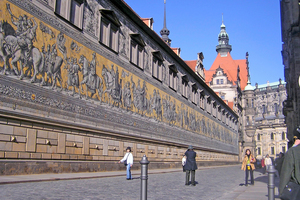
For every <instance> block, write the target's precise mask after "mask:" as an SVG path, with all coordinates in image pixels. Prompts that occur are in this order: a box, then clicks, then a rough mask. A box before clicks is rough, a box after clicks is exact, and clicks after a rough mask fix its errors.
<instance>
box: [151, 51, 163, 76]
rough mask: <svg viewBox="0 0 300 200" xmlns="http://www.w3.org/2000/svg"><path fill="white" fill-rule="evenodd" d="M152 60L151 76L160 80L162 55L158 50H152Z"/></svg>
mask: <svg viewBox="0 0 300 200" xmlns="http://www.w3.org/2000/svg"><path fill="white" fill-rule="evenodd" d="M152 54H153V62H152V76H153V77H154V78H156V79H157V80H159V81H162V65H163V57H162V55H161V53H160V52H159V51H155V52H152Z"/></svg>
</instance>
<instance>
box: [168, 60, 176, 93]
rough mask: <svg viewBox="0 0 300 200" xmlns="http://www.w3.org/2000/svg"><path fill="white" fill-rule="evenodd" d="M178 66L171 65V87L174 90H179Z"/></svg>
mask: <svg viewBox="0 0 300 200" xmlns="http://www.w3.org/2000/svg"><path fill="white" fill-rule="evenodd" d="M177 73H178V71H177V68H176V66H175V65H174V64H173V65H169V87H170V88H171V89H173V90H175V91H176V90H177V81H178V76H177Z"/></svg>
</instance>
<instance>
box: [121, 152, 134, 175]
mask: <svg viewBox="0 0 300 200" xmlns="http://www.w3.org/2000/svg"><path fill="white" fill-rule="evenodd" d="M125 161H126V162H125ZM123 162H124V165H125V166H126V179H127V180H131V179H132V177H131V171H130V169H131V167H132V165H133V156H132V153H131V147H127V148H126V154H125V155H124V157H123V158H122V159H121V160H120V161H119V162H118V163H123Z"/></svg>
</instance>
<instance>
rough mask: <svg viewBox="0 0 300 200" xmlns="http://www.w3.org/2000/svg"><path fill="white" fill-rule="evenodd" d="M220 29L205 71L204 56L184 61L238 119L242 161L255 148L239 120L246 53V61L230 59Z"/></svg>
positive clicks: (246, 66)
mask: <svg viewBox="0 0 300 200" xmlns="http://www.w3.org/2000/svg"><path fill="white" fill-rule="evenodd" d="M220 29H221V30H220V33H219V35H218V45H217V46H216V51H217V57H216V59H215V61H214V62H213V64H212V66H211V67H210V68H209V69H208V70H205V69H204V68H203V65H201V63H202V60H203V58H204V57H202V59H201V57H199V54H198V59H197V60H192V61H185V62H186V63H187V64H188V65H189V67H190V68H191V69H193V70H194V71H195V73H196V74H197V75H198V76H200V77H201V78H202V79H203V80H205V83H206V84H207V85H209V87H210V88H211V89H213V90H214V91H215V92H216V93H217V94H218V96H219V97H220V98H221V99H223V101H224V102H225V103H226V104H227V105H228V106H229V107H230V108H231V109H232V110H233V111H234V112H235V113H236V114H237V115H238V116H239V126H238V127H239V129H238V132H239V154H240V158H242V155H244V151H245V149H247V148H250V149H252V150H254V147H255V144H254V143H253V141H252V139H249V138H247V135H246V134H245V132H244V130H243V129H242V128H243V120H241V119H242V118H243V114H242V112H243V108H242V91H243V90H244V88H245V86H246V85H247V76H248V74H249V72H248V64H249V63H248V53H246V59H241V60H234V59H233V58H232V57H231V55H230V52H231V50H232V46H231V45H230V44H229V35H228V33H227V32H226V26H225V25H224V23H223V22H222V25H221V27H220ZM201 54H202V53H201ZM201 54H200V55H201ZM248 140H249V141H248Z"/></svg>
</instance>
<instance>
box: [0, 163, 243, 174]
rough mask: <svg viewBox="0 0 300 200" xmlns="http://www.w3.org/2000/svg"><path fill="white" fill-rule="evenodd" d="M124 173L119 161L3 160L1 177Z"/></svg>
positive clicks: (156, 165)
mask: <svg viewBox="0 0 300 200" xmlns="http://www.w3.org/2000/svg"><path fill="white" fill-rule="evenodd" d="M235 164H238V162H226V161H225V162H224V161H201V162H197V165H198V166H199V167H200V166H220V165H235ZM180 167H182V166H181V162H156V161H153V162H152V161H151V160H150V164H149V165H148V168H149V169H170V168H180ZM132 169H133V170H138V169H140V164H139V160H136V161H135V162H134V165H133V168H132ZM120 170H121V171H124V170H125V167H124V165H123V164H122V163H120V164H118V163H117V161H82V162H81V161H54V160H1V161H0V176H1V175H22V174H45V173H77V172H104V171H120Z"/></svg>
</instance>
